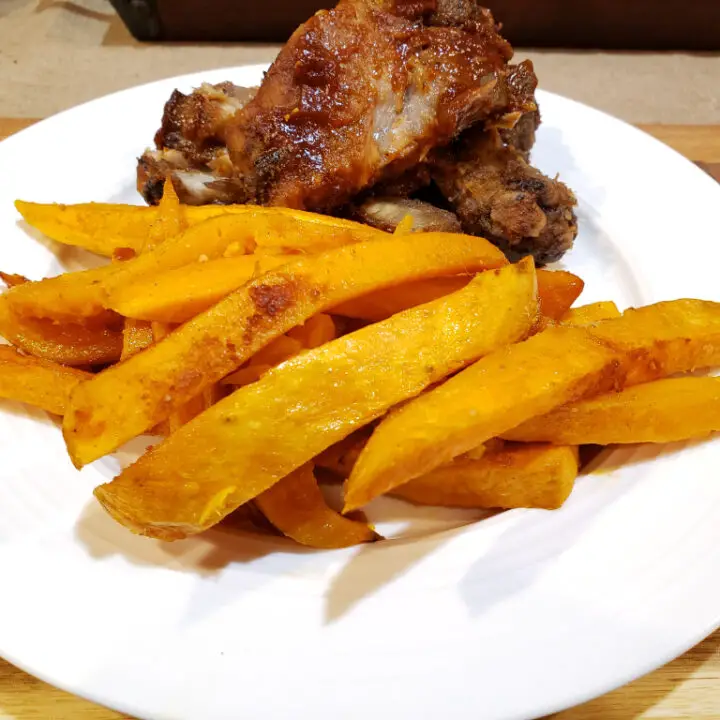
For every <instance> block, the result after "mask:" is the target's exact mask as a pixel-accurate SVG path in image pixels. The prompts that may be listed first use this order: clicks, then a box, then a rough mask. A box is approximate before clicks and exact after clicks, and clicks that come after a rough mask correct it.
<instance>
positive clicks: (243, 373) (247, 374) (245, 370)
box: [221, 364, 272, 387]
mask: <svg viewBox="0 0 720 720" xmlns="http://www.w3.org/2000/svg"><path fill="white" fill-rule="evenodd" d="M271 369H272V365H260V364H257V365H245V366H244V367H241V368H240V369H239V370H236V371H235V372H233V373H230V374H229V375H228V376H227V377H225V378H223V379H222V381H221V383H222V384H223V385H234V386H235V387H243V386H244V385H249V384H250V383H254V382H257V381H258V380H259V379H260V378H261V377H262V376H263V375H264V374H265V373H266V372H267V371H268V370H271Z"/></svg>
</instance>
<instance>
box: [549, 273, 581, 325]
mask: <svg viewBox="0 0 720 720" xmlns="http://www.w3.org/2000/svg"><path fill="white" fill-rule="evenodd" d="M584 287H585V283H584V282H583V281H582V279H581V278H579V277H578V276H577V275H573V274H572V273H570V272H567V271H566V270H544V271H542V272H540V271H538V295H539V296H540V312H541V314H542V315H543V316H544V317H546V318H549V319H550V320H560V318H561V317H562V316H563V315H564V314H565V313H566V312H567V311H568V310H569V309H570V308H571V307H572V304H573V303H574V302H575V301H576V300H577V299H578V298H579V297H580V293H582V291H583V288H584Z"/></svg>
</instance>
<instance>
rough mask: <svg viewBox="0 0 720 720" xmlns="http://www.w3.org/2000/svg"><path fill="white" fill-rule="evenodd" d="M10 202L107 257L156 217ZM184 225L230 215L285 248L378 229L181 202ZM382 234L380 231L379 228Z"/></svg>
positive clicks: (341, 240)
mask: <svg viewBox="0 0 720 720" xmlns="http://www.w3.org/2000/svg"><path fill="white" fill-rule="evenodd" d="M15 207H16V208H17V210H18V212H19V213H20V214H21V215H22V216H23V218H24V219H25V221H26V222H27V223H28V224H29V225H32V226H33V227H34V228H36V229H37V230H40V232H42V233H44V234H45V235H47V236H48V237H49V238H52V239H53V240H56V241H57V242H60V243H63V244H65V245H74V246H77V247H83V248H85V249H86V250H91V251H92V252H95V253H98V254H99V255H104V256H106V257H112V255H113V252H114V250H115V249H116V248H119V247H123V248H130V249H132V250H135V252H136V253H138V254H139V253H140V252H142V251H143V250H144V249H145V248H146V243H147V240H148V237H149V236H150V235H151V233H152V228H153V226H154V225H155V224H156V223H157V221H158V218H159V212H160V211H159V209H158V208H157V207H136V206H134V205H111V204H104V203H84V204H80V205H56V204H49V205H45V204H41V203H32V202H26V201H24V200H16V201H15ZM181 208H182V212H183V216H184V220H185V222H186V223H187V225H188V227H192V226H193V225H197V224H199V223H201V222H204V221H205V220H208V219H210V218H213V217H218V216H221V215H222V216H234V217H235V219H231V220H228V222H229V223H230V224H232V225H234V226H235V231H236V234H237V233H238V232H239V233H243V232H247V231H248V229H249V228H252V230H253V233H254V234H256V235H257V236H258V245H263V243H264V242H265V244H269V246H272V247H277V248H278V251H279V252H281V251H282V250H281V248H283V247H285V248H286V249H287V251H289V252H292V251H297V250H298V249H300V250H302V249H307V248H308V247H318V248H320V249H327V248H329V247H339V246H340V245H345V244H349V243H353V242H360V241H366V240H370V239H372V238H373V237H376V236H377V233H379V232H380V231H379V230H375V229H373V228H370V227H368V226H367V225H361V224H360V223H356V222H352V221H350V220H341V219H339V218H333V217H328V216H325V215H316V214H314V213H308V212H303V211H301V210H289V209H287V208H262V207H258V206H255V205H205V206H201V207H193V206H181ZM382 235H385V233H382Z"/></svg>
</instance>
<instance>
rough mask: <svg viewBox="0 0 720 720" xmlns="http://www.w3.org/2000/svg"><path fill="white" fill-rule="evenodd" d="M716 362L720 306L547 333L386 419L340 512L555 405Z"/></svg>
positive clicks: (692, 306) (642, 311)
mask: <svg viewBox="0 0 720 720" xmlns="http://www.w3.org/2000/svg"><path fill="white" fill-rule="evenodd" d="M718 364H720V303H713V302H707V301H702V300H675V301H672V302H661V303H657V304H655V305H649V306H647V307H644V308H638V309H636V310H627V311H626V312H625V313H624V314H623V315H622V317H619V318H615V319H611V320H604V321H601V322H599V323H596V324H595V325H591V326H587V327H584V328H579V327H577V328H576V327H563V326H559V327H555V328H550V329H549V330H546V331H545V332H542V333H539V334H538V335H536V336H534V337H532V338H530V339H529V340H527V341H526V342H524V343H520V344H519V345H515V346H513V347H510V348H507V349H505V350H500V351H498V352H496V353H493V355H491V356H489V357H486V358H484V359H483V360H480V361H479V362H477V363H476V364H475V365H473V366H471V367H469V368H467V369H466V370H464V371H463V372H461V373H460V374H458V375H457V376H456V377H454V378H452V379H451V380H449V381H448V382H446V383H445V384H444V385H441V386H440V387H438V388H436V389H435V390H433V391H431V392H428V393H427V394H425V395H423V396H421V397H419V398H416V399H415V400H413V401H411V402H409V403H407V404H406V405H404V406H403V407H402V408H400V409H399V410H397V411H395V412H393V413H391V414H390V415H388V417H387V418H385V419H384V420H383V421H382V422H381V423H380V425H379V426H378V427H377V429H376V430H375V432H374V433H373V436H372V437H371V438H370V441H369V442H368V444H367V446H366V447H365V450H364V451H363V453H362V454H361V456H360V459H359V460H358V463H357V465H356V466H355V468H354V470H353V472H352V474H351V476H350V477H349V478H348V481H347V483H346V492H345V498H346V506H345V507H346V509H347V510H352V509H354V508H357V507H360V506H361V505H363V504H365V503H367V502H369V501H370V500H371V499H372V498H373V497H375V496H377V495H381V494H383V493H385V492H388V491H389V490H392V489H393V488H395V487H397V486H399V485H401V484H403V483H404V482H406V481H408V480H411V479H413V478H416V477H419V476H420V475H422V474H424V473H427V472H430V471H431V470H433V469H434V468H436V467H439V466H440V465H442V464H443V463H446V462H449V461H450V460H451V459H452V458H454V457H456V456H457V455H460V454H462V453H463V452H467V450H469V449H470V448H471V447H473V446H476V445H479V444H480V443H483V442H485V440H487V439H488V438H491V437H495V436H499V435H504V434H505V433H507V432H508V431H510V430H511V429H513V428H515V427H517V426H518V425H520V424H521V423H523V422H525V421H527V420H529V419H530V418H532V417H535V416H536V415H542V414H545V413H548V412H550V411H551V410H553V409H555V408H556V407H559V406H560V405H565V404H566V403H570V402H574V401H576V400H580V399H582V398H584V397H587V396H588V395H596V394H599V393H602V392H607V391H609V390H612V389H617V388H620V387H623V386H625V385H632V384H637V383H640V382H646V381H648V380H653V379H657V378H659V377H664V376H667V375H671V374H674V373H677V372H683V371H687V370H692V369H694V368H701V367H709V366H713V365H718Z"/></svg>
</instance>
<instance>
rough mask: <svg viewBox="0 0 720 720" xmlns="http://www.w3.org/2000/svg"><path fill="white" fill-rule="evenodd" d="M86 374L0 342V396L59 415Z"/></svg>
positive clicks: (85, 377)
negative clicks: (20, 351) (29, 354)
mask: <svg viewBox="0 0 720 720" xmlns="http://www.w3.org/2000/svg"><path fill="white" fill-rule="evenodd" d="M89 377H91V375H90V373H87V372H83V371H82V370H76V369H74V368H69V367H65V366H64V365H58V364H57V363H53V362H50V361H48V360H41V359H40V358H35V357H28V356H27V355H22V354H21V353H19V352H18V351H17V350H16V349H15V348H12V347H10V346H9V345H0V397H3V398H7V399H9V400H18V401H20V402H24V403H27V404H28V405H34V406H35V407H39V408H42V409H43V410H47V411H48V412H51V413H54V414H55V415H62V414H63V413H64V412H65V408H66V407H67V402H68V399H69V397H70V392H71V391H72V389H73V388H74V387H75V386H76V385H77V384H78V383H79V382H82V381H83V380H87V378H89Z"/></svg>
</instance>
